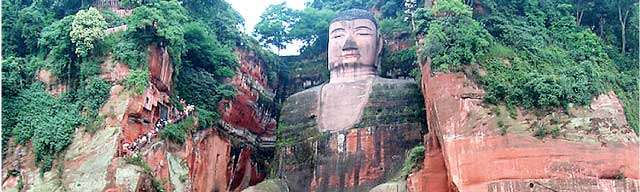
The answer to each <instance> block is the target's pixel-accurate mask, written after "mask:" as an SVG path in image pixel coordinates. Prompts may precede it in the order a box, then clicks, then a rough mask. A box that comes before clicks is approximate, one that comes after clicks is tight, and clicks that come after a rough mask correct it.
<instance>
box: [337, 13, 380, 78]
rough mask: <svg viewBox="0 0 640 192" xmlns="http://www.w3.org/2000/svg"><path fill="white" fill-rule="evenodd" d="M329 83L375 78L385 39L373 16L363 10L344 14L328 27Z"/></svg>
mask: <svg viewBox="0 0 640 192" xmlns="http://www.w3.org/2000/svg"><path fill="white" fill-rule="evenodd" d="M328 49H329V50H328V62H329V63H328V67H329V72H330V74H331V78H330V83H334V82H345V81H353V80H360V79H363V78H368V77H373V76H375V75H376V70H377V62H378V55H379V54H380V52H381V51H382V38H380V35H379V33H378V23H377V22H376V19H375V18H374V17H373V14H371V13H370V12H368V11H366V10H362V9H350V10H346V11H342V12H340V13H338V14H337V16H336V17H335V18H334V19H333V20H332V21H331V24H330V25H329V45H328Z"/></svg>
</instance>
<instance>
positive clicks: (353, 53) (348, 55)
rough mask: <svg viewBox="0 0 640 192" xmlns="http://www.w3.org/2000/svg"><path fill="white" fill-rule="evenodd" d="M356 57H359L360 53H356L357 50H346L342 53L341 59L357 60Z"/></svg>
mask: <svg viewBox="0 0 640 192" xmlns="http://www.w3.org/2000/svg"><path fill="white" fill-rule="evenodd" d="M358 57H360V53H358V50H348V51H345V52H344V53H342V58H343V59H351V58H353V59H357V58H358Z"/></svg>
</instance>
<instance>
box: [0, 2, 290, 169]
mask: <svg viewBox="0 0 640 192" xmlns="http://www.w3.org/2000/svg"><path fill="white" fill-rule="evenodd" d="M109 6H113V5H108V3H105V2H102V1H91V0H89V1H18V0H8V1H3V2H2V10H3V12H2V14H3V15H2V16H3V21H2V22H3V25H2V28H3V29H2V30H3V33H2V40H3V46H2V53H3V61H2V66H3V70H2V79H3V81H2V86H3V89H2V97H3V100H2V105H3V110H2V116H3V121H2V138H3V144H4V145H5V146H9V145H7V144H10V143H9V141H14V142H15V143H18V144H29V143H30V144H31V145H32V146H33V149H34V151H35V153H36V162H37V164H38V165H40V166H41V167H42V168H43V169H41V170H42V171H47V170H49V169H50V168H51V165H52V162H53V159H54V158H55V157H56V156H58V154H60V153H61V152H62V151H64V149H65V148H66V147H67V146H68V145H69V144H70V143H71V141H72V140H73V135H74V131H75V129H76V128H77V127H78V126H81V125H83V126H84V127H85V128H86V130H87V131H90V132H93V131H95V130H96V129H97V128H98V127H99V126H100V125H99V124H101V123H102V122H103V121H102V119H101V118H102V117H98V111H99V109H100V108H101V107H102V105H103V104H104V102H105V101H106V99H107V98H108V97H109V90H110V88H111V86H112V84H123V85H125V87H126V88H127V90H128V91H131V92H132V93H135V94H141V93H143V92H144V91H145V89H146V88H147V87H148V86H149V85H150V79H149V78H150V74H149V71H148V64H147V63H148V60H147V57H148V52H147V51H148V46H149V45H151V44H155V45H157V46H160V47H165V48H167V50H168V53H169V55H170V56H171V61H172V64H173V66H174V75H173V78H174V80H173V83H174V84H173V85H170V86H172V87H173V88H172V89H171V90H173V91H174V93H173V94H172V95H173V96H172V97H174V98H172V100H174V101H176V100H177V98H176V97H175V96H179V97H180V98H183V99H185V100H186V102H187V103H189V104H194V105H195V106H196V108H197V114H198V115H199V117H198V118H196V119H197V120H198V125H200V128H201V129H204V128H210V127H212V126H213V125H214V124H215V123H217V122H218V120H219V116H220V115H219V114H218V105H217V104H218V102H219V101H220V100H221V99H223V98H231V97H233V96H234V93H235V90H234V88H233V87H232V86H230V85H228V84H227V83H225V82H224V79H225V78H229V77H232V76H233V75H235V71H236V68H237V67H238V65H237V63H238V61H237V56H236V54H235V53H234V48H236V47H240V48H243V49H246V50H248V51H253V52H255V53H256V54H257V55H258V57H259V58H261V59H265V60H268V61H269V62H266V63H268V66H267V69H266V70H268V73H269V74H272V73H273V75H270V76H269V78H270V80H274V79H277V76H278V73H277V69H278V67H277V66H276V65H277V64H278V62H277V61H276V60H275V59H274V58H275V57H274V56H273V54H272V53H269V52H267V51H264V50H262V48H261V47H260V46H258V44H257V43H256V42H255V40H253V39H251V38H250V37H248V36H246V35H243V34H242V33H241V32H240V31H239V29H238V26H240V25H242V23H243V20H242V18H241V17H240V15H239V14H238V13H237V12H236V11H235V10H233V9H232V8H231V7H230V5H229V4H228V3H227V2H225V1H223V0H214V1H191V0H183V1H177V0H153V1H121V2H120V5H117V9H125V10H127V11H125V13H122V12H119V13H117V14H116V13H114V12H113V11H112V10H111V9H112V7H109ZM94 7H97V8H94ZM128 11H130V12H128ZM125 25H126V26H125ZM108 28H111V29H109V30H107V29H108ZM117 28H119V29H124V30H113V29H117ZM114 31H115V32H114ZM107 57H111V58H113V59H114V60H116V61H117V62H120V63H123V64H126V65H128V66H129V68H130V69H131V70H130V73H129V75H128V76H127V77H126V78H125V79H124V80H123V81H121V82H107V81H105V80H104V79H102V78H101V77H100V76H99V75H100V73H101V64H102V63H103V62H104V60H105V58H107ZM41 74H44V76H43V77H44V78H45V79H42V78H40V76H41ZM36 76H38V77H39V79H36V78H34V77H36ZM40 81H44V82H40ZM78 117H80V118H78ZM183 127H184V126H181V125H176V126H175V127H173V129H169V131H168V132H166V133H165V134H164V135H165V138H168V139H171V140H175V141H176V142H178V143H180V141H184V138H186V136H187V135H186V131H185V129H184V128H183ZM4 149H5V150H6V149H7V147H5V148H4ZM4 155H5V153H4V151H3V156H4Z"/></svg>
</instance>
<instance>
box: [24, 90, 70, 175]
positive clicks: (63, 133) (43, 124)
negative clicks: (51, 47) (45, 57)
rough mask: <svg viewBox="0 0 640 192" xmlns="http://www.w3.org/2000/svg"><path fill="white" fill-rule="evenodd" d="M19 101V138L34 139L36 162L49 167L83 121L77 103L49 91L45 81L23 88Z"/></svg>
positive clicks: (46, 167) (45, 169)
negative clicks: (44, 83)
mask: <svg viewBox="0 0 640 192" xmlns="http://www.w3.org/2000/svg"><path fill="white" fill-rule="evenodd" d="M17 102H18V105H19V107H18V114H17V115H16V122H17V123H16V125H15V127H14V129H13V135H14V136H15V138H16V142H17V143H20V144H24V143H25V142H27V141H28V140H31V144H32V146H33V149H34V152H35V154H36V159H35V160H36V163H37V164H39V165H40V166H41V170H42V171H48V170H49V169H51V165H52V162H53V159H54V158H53V157H54V155H55V154H57V153H59V152H61V151H63V150H64V149H65V148H66V147H67V146H68V145H69V144H71V141H72V140H73V133H74V130H75V127H76V126H78V125H79V124H80V121H79V119H78V118H77V117H78V115H79V112H78V111H77V106H76V105H75V104H72V103H70V102H68V101H67V100H66V99H65V98H64V97H63V98H54V97H53V96H51V95H49V93H47V92H46V91H44V85H43V84H42V83H34V84H32V85H31V87H30V88H29V89H27V90H25V91H23V92H21V93H20V96H19V97H18V101H17Z"/></svg>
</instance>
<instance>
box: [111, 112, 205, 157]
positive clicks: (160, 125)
mask: <svg viewBox="0 0 640 192" xmlns="http://www.w3.org/2000/svg"><path fill="white" fill-rule="evenodd" d="M180 103H181V104H183V106H186V107H185V108H184V111H176V117H175V118H174V119H169V120H167V119H163V118H160V119H158V121H156V123H155V124H154V126H153V129H151V130H150V131H149V132H147V133H143V134H140V135H139V136H138V137H137V138H136V139H134V140H133V141H132V142H126V141H125V142H124V143H123V144H122V148H121V149H122V153H123V155H124V156H129V155H132V154H134V153H135V152H137V151H138V150H140V149H141V148H143V147H144V146H145V145H147V144H149V143H152V141H153V139H155V138H156V136H157V135H158V134H159V133H160V131H162V129H164V128H165V127H166V126H167V125H168V124H170V123H178V122H180V121H182V120H184V119H185V118H187V117H188V116H189V115H191V114H192V112H193V111H194V110H195V106H193V105H187V104H186V103H185V102H184V100H180Z"/></svg>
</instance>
